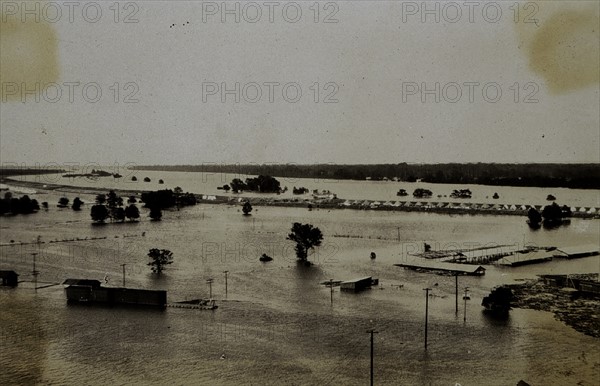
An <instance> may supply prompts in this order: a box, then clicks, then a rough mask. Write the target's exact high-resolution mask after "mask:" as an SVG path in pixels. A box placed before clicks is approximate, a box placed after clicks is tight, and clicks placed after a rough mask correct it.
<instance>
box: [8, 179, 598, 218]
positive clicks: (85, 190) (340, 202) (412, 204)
mask: <svg viewBox="0 0 600 386" xmlns="http://www.w3.org/2000/svg"><path fill="white" fill-rule="evenodd" d="M0 182H2V183H4V184H8V185H13V186H16V187H24V188H33V189H37V190H45V191H55V192H65V193H80V194H90V195H94V194H102V193H107V192H108V191H110V190H114V191H115V192H116V193H118V194H120V195H123V196H132V195H133V196H135V195H139V194H141V193H143V192H151V191H153V190H143V189H106V188H95V187H77V186H71V185H63V184H49V183H41V182H33V181H18V180H15V179H12V178H4V179H2V180H1V181H0ZM165 189H166V188H165ZM193 194H194V195H195V196H196V199H197V200H198V204H229V205H238V204H241V203H243V202H246V201H248V202H250V204H252V205H256V206H278V207H293V208H307V209H352V210H373V211H378V210H379V211H398V212H423V213H437V214H449V215H452V214H460V215H464V214H467V215H507V216H527V211H528V210H529V208H532V207H533V208H536V209H537V210H538V211H541V210H542V208H543V206H542V205H528V204H512V205H508V204H485V203H472V202H464V203H457V202H429V201H424V200H422V199H421V200H419V199H412V200H405V201H377V200H345V199H341V198H334V199H318V198H307V197H302V196H298V198H277V197H248V196H243V195H242V194H243V193H242V194H239V193H231V195H227V196H225V195H211V194H202V193H195V192H194V193H193ZM386 204H388V205H386ZM590 209H593V210H594V212H593V213H589V212H581V211H573V214H572V216H571V217H573V218H583V219H598V218H600V208H595V207H591V208H590Z"/></svg>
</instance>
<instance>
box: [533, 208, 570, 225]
mask: <svg viewBox="0 0 600 386" xmlns="http://www.w3.org/2000/svg"><path fill="white" fill-rule="evenodd" d="M571 215H572V213H571V208H569V207H568V206H566V205H563V206H562V207H561V206H560V205H558V204H557V203H556V202H553V203H552V204H551V205H546V206H545V207H544V209H542V213H540V212H539V211H538V210H537V209H535V208H531V209H529V211H528V212H527V218H528V220H527V223H528V224H529V226H530V227H531V228H534V229H538V228H540V226H542V225H543V226H544V228H556V227H558V226H560V225H562V224H564V223H565V221H566V219H568V218H569V217H571Z"/></svg>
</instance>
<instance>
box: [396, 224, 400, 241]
mask: <svg viewBox="0 0 600 386" xmlns="http://www.w3.org/2000/svg"><path fill="white" fill-rule="evenodd" d="M396 229H397V230H398V241H400V227H396Z"/></svg>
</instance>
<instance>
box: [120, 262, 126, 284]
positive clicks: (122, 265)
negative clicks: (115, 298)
mask: <svg viewBox="0 0 600 386" xmlns="http://www.w3.org/2000/svg"><path fill="white" fill-rule="evenodd" d="M126 265H127V264H125V263H123V264H121V267H123V288H125V266H126Z"/></svg>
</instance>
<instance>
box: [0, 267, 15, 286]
mask: <svg viewBox="0 0 600 386" xmlns="http://www.w3.org/2000/svg"><path fill="white" fill-rule="evenodd" d="M0 285H1V286H5V287H16V286H17V285H19V274H18V273H16V272H15V271H0Z"/></svg>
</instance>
